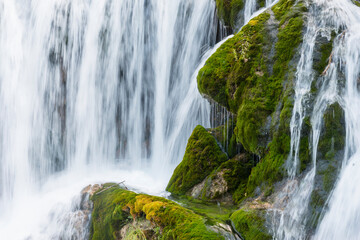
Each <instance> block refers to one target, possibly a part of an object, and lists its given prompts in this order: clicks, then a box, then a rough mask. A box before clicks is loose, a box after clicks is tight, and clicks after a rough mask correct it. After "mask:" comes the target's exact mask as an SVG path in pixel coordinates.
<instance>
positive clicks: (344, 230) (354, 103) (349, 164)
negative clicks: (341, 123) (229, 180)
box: [314, 0, 360, 240]
mask: <svg viewBox="0 0 360 240" xmlns="http://www.w3.org/2000/svg"><path fill="white" fill-rule="evenodd" d="M319 4H322V5H324V6H326V11H327V12H328V13H330V14H331V15H332V16H333V18H332V21H333V22H334V23H335V24H336V25H337V26H342V27H343V28H345V31H344V33H343V35H342V37H341V38H340V40H339V41H337V42H336V44H335V49H334V60H333V66H332V67H333V68H334V70H333V71H334V72H335V71H336V70H338V71H340V70H342V71H343V73H344V74H345V79H346V81H345V86H344V89H342V93H341V95H340V96H341V99H342V101H343V105H344V110H345V121H346V147H345V157H344V161H343V167H342V171H341V173H340V176H339V180H338V182H337V184H336V187H335V189H334V191H333V193H332V195H331V196H330V198H329V210H328V211H326V213H325V216H324V218H323V220H322V222H321V224H320V226H319V228H318V230H317V233H316V235H315V237H314V239H330V240H331V239H360V228H359V219H360V201H359V197H360V190H359V187H358V183H359V180H360V179H359V171H360V168H359V166H360V164H359V160H360V111H359V106H360V105H359V104H360V93H359V77H360V32H359V29H360V8H358V7H354V5H353V4H352V2H351V1H340V0H332V1H324V0H319ZM331 77H332V78H334V79H336V77H337V76H336V75H335V74H333V75H332V76H331Z"/></svg>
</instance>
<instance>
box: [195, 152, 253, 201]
mask: <svg viewBox="0 0 360 240" xmlns="http://www.w3.org/2000/svg"><path fill="white" fill-rule="evenodd" d="M254 164H255V163H254V157H253V156H252V155H251V154H247V153H243V154H238V155H236V156H235V157H234V158H232V159H230V160H228V161H226V162H224V163H222V164H221V165H220V167H218V168H217V169H216V170H215V171H213V172H212V173H211V174H210V175H209V176H208V177H207V178H206V179H205V180H204V181H203V182H202V183H200V184H198V185H197V186H195V187H194V188H193V189H192V191H191V196H192V197H194V198H197V199H201V200H204V201H216V202H222V203H227V204H229V203H230V204H232V203H239V201H240V199H242V198H243V197H244V194H245V186H246V183H247V179H248V177H249V175H250V173H251V169H252V167H253V166H254Z"/></svg>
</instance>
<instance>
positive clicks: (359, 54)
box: [274, 0, 360, 239]
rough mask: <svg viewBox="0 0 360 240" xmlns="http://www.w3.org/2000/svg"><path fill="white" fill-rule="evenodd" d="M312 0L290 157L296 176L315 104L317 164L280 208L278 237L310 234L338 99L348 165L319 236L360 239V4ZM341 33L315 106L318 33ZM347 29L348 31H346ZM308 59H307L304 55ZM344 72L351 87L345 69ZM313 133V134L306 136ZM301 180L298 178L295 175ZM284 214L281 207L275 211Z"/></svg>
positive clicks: (314, 154)
mask: <svg viewBox="0 0 360 240" xmlns="http://www.w3.org/2000/svg"><path fill="white" fill-rule="evenodd" d="M309 3H310V4H311V5H310V6H311V8H310V12H309V14H310V15H309V16H308V26H307V33H306V34H305V36H304V43H303V46H302V52H301V59H300V62H299V65H298V71H297V82H296V86H295V103H294V110H293V117H292V120H291V133H292V135H291V154H290V155H289V159H288V162H287V167H288V173H289V176H290V178H291V179H294V178H296V176H297V174H298V170H299V147H300V138H301V137H304V136H301V127H302V125H303V120H304V118H305V116H306V115H307V113H308V112H309V108H312V110H311V112H310V116H311V124H312V142H311V149H312V161H313V167H312V169H311V170H310V171H309V172H308V173H307V174H306V175H305V176H304V177H303V179H302V180H301V183H297V184H295V187H294V186H292V190H291V191H290V194H289V197H290V200H289V203H288V205H287V207H286V208H285V209H284V210H283V211H280V223H279V224H278V225H276V224H275V226H274V227H275V229H274V232H275V235H274V238H275V239H305V238H307V237H308V236H307V232H306V224H307V221H308V219H307V218H308V215H307V209H308V204H309V200H310V196H311V193H312V191H313V188H314V180H315V173H316V159H317V145H318V141H319V137H320V131H321V125H322V117H323V114H324V112H325V111H326V109H327V107H328V106H330V105H331V104H333V103H334V102H338V103H340V105H341V106H342V107H343V108H344V110H345V118H346V149H345V158H344V161H343V169H342V172H341V174H340V176H339V181H338V183H337V186H336V187H335V190H334V191H333V193H332V194H331V196H330V199H329V210H328V211H326V210H327V208H325V209H324V211H325V216H324V218H323V220H322V221H321V223H320V226H319V228H318V230H317V233H316V234H315V236H314V239H360V229H359V227H358V220H359V219H360V202H359V201H358V198H359V196H360V191H359V190H358V187H357V183H358V180H360V179H357V176H358V174H357V172H358V171H359V170H360V169H358V168H357V166H358V165H359V164H358V162H357V161H358V160H359V157H360V149H359V146H360V145H359V144H360V139H359V137H360V123H359V119H360V115H359V113H360V112H359V111H358V106H359V103H360V101H359V100H360V95H359V90H358V89H359V88H358V84H359V80H358V79H359V70H360V35H359V29H360V9H359V8H357V7H355V6H354V4H353V3H352V2H351V1H347V0H346V1H343V0H314V1H310V2H309ZM332 30H334V31H336V32H338V33H339V35H338V36H337V38H336V39H335V40H334V49H333V52H332V61H331V64H330V65H329V66H328V69H327V71H326V73H325V75H324V76H323V77H322V78H320V79H319V81H321V82H320V88H319V93H318V95H317V96H316V99H315V103H314V105H313V106H309V99H308V97H309V93H310V89H311V82H312V81H313V76H312V70H311V67H312V56H313V47H314V44H315V40H316V36H317V35H322V36H327V37H328V39H330V34H331V31H332ZM344 30H345V31H344ZM304 60H305V61H304ZM341 72H342V73H344V76H345V87H343V85H344V84H342V83H341V77H340V74H341ZM306 137H307V136H306ZM295 182H297V181H295ZM276 214H279V212H278V211H277V210H275V216H276Z"/></svg>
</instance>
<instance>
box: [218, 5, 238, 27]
mask: <svg viewBox="0 0 360 240" xmlns="http://www.w3.org/2000/svg"><path fill="white" fill-rule="evenodd" d="M216 7H217V12H218V17H219V18H220V19H222V20H223V22H224V24H225V25H226V26H230V27H232V28H233V29H235V27H236V21H237V18H238V14H239V12H240V11H241V10H242V9H243V8H244V1H243V0H216Z"/></svg>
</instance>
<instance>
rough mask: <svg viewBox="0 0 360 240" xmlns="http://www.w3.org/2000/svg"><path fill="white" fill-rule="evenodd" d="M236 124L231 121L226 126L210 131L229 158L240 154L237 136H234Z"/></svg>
mask: <svg viewBox="0 0 360 240" xmlns="http://www.w3.org/2000/svg"><path fill="white" fill-rule="evenodd" d="M235 124H236V123H235V121H233V119H230V120H229V121H228V122H227V123H226V124H225V125H222V126H219V127H217V128H213V129H210V131H211V134H212V135H213V136H214V137H215V139H216V140H217V141H218V142H219V143H220V144H221V146H222V148H223V149H224V151H225V152H226V153H227V154H228V156H229V158H232V157H234V156H235V155H236V154H238V153H239V148H240V146H239V144H238V143H237V142H236V136H235V135H234V128H235Z"/></svg>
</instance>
